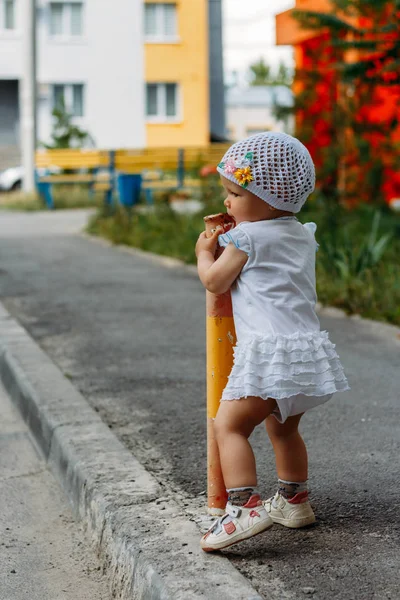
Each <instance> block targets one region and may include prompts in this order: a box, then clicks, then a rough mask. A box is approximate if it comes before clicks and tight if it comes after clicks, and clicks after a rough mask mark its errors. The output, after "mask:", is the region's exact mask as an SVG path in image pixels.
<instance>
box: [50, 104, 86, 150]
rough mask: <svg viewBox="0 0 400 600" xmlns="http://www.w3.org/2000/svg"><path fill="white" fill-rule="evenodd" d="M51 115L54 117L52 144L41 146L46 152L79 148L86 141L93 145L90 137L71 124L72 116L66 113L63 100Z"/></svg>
mask: <svg viewBox="0 0 400 600" xmlns="http://www.w3.org/2000/svg"><path fill="white" fill-rule="evenodd" d="M52 115H53V117H54V122H53V130H52V133H51V138H52V142H51V143H50V144H43V146H44V147H45V148H47V149H48V150H53V149H56V148H81V147H82V146H83V145H84V144H85V142H87V141H89V142H90V143H91V144H93V139H92V137H91V135H90V134H89V133H88V132H87V131H84V130H82V129H81V128H80V127H78V126H77V125H74V124H73V122H72V119H73V116H72V115H70V114H69V113H68V112H67V111H66V109H65V104H64V101H63V100H60V102H59V103H58V105H57V106H56V107H55V108H54V110H53V112H52Z"/></svg>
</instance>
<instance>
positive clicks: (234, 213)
mask: <svg viewBox="0 0 400 600" xmlns="http://www.w3.org/2000/svg"><path fill="white" fill-rule="evenodd" d="M221 182H222V185H223V187H224V190H225V192H226V198H225V200H224V206H225V207H226V209H227V213H228V215H230V216H231V217H233V218H234V219H235V221H236V224H237V225H238V224H239V223H242V221H262V220H264V219H271V218H274V217H275V216H276V212H275V211H273V209H271V207H270V206H269V205H268V204H267V203H266V202H264V200H261V198H259V197H258V196H255V195H254V194H252V193H251V192H249V191H247V190H246V189H245V188H243V187H241V186H240V185H237V184H236V183H233V182H232V181H229V179H226V178H225V177H223V176H222V175H221Z"/></svg>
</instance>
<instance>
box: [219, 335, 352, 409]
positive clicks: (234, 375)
mask: <svg viewBox="0 0 400 600" xmlns="http://www.w3.org/2000/svg"><path fill="white" fill-rule="evenodd" d="M335 347H336V345H335V344H332V342H331V341H330V339H329V334H328V332H327V331H311V332H296V333H294V334H292V335H282V334H276V335H274V336H268V337H254V338H252V339H247V340H244V341H239V342H238V344H237V346H236V347H235V348H234V365H233V368H232V371H231V374H230V376H229V379H228V384H227V386H226V387H225V389H224V391H223V394H222V400H237V399H240V398H246V397H247V396H259V397H261V398H263V399H267V398H274V399H275V400H277V401H278V400H281V399H284V398H292V402H291V403H290V404H291V406H292V405H293V400H295V398H294V397H295V396H299V398H302V399H303V400H304V398H306V399H307V398H308V399H309V400H308V401H306V405H307V406H315V405H317V404H321V403H322V402H325V401H326V400H328V399H329V398H330V397H331V396H332V394H334V393H335V392H344V391H346V390H349V389H350V388H349V385H348V382H347V378H346V376H345V374H344V371H343V367H342V364H341V362H340V359H339V356H338V355H337V353H336V350H335ZM312 397H315V400H312ZM318 398H319V400H318ZM297 408H299V407H297ZM293 410H296V407H294V408H293V406H292V410H291V414H298V413H299V412H302V411H301V410H300V409H299V410H298V412H297V413H296V412H293Z"/></svg>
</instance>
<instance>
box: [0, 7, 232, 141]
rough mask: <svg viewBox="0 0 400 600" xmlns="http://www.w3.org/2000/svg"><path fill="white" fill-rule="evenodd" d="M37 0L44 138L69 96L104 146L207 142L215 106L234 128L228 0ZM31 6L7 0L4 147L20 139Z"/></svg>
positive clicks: (1, 62)
mask: <svg viewBox="0 0 400 600" xmlns="http://www.w3.org/2000/svg"><path fill="white" fill-rule="evenodd" d="M36 5H37V11H36V14H37V83H38V86H37V117H38V130H37V137H38V140H39V141H44V142H46V141H48V140H49V137H50V133H51V129H52V122H53V117H52V114H51V113H52V110H53V108H54V107H55V106H57V105H59V104H60V103H61V102H62V101H63V102H64V104H65V106H66V108H67V110H68V111H69V112H70V113H71V114H72V115H73V117H74V122H76V123H77V124H78V125H79V126H81V127H82V128H83V129H85V130H87V131H89V133H90V134H91V136H92V138H93V141H94V144H95V145H96V146H97V147H102V148H142V147H146V146H152V147H154V146H181V145H191V146H203V145H206V144H208V143H209V140H210V121H211V109H210V106H213V114H214V113H217V112H219V113H220V114H221V112H222V117H220V118H219V121H218V125H219V126H220V132H221V131H222V133H223V132H224V123H223V108H222V111H221V106H223V81H222V43H221V23H220V15H221V0H174V1H171V2H161V1H160V0H149V1H147V0H118V1H113V0H37V1H36ZM22 10H23V1H22V0H0V146H3V147H4V146H7V147H11V146H18V145H19V135H20V122H19V89H20V85H19V81H20V78H21V73H22V58H23V57H22V30H21V28H22V17H23V14H22ZM210 18H211V19H212V20H213V22H212V23H211V22H210ZM218 19H219V21H218ZM216 20H217V22H216ZM211 54H212V56H213V60H211V59H210V57H211ZM210 62H211V63H212V76H213V78H214V85H213V90H212V92H211V90H210V85H209V79H210V70H211V69H210ZM210 94H211V97H210Z"/></svg>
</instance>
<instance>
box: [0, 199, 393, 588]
mask: <svg viewBox="0 0 400 600" xmlns="http://www.w3.org/2000/svg"><path fill="white" fill-rule="evenodd" d="M85 219H86V213H85V212H83V211H68V212H67V211H66V212H57V213H53V214H49V213H44V214H41V213H35V214H32V215H24V214H0V297H1V300H2V301H3V302H4V304H5V306H6V308H7V309H8V310H9V311H10V312H11V313H12V315H13V316H15V317H16V318H17V319H19V321H20V322H21V323H22V324H23V325H24V326H25V327H26V329H27V330H28V331H29V332H30V334H31V335H32V336H33V337H34V338H35V339H36V340H37V341H38V342H39V344H40V345H41V346H42V348H43V349H44V350H45V351H46V352H47V353H48V354H49V356H50V357H51V358H52V359H53V360H54V361H55V362H56V363H57V364H58V365H59V367H60V368H61V370H62V371H63V372H64V374H65V375H66V376H68V377H70V378H71V380H72V381H73V383H74V384H75V385H76V386H77V387H78V389H79V390H80V391H81V392H82V393H83V395H84V396H85V397H86V398H87V399H88V401H89V402H90V403H91V405H92V406H93V407H94V408H95V409H96V410H97V411H98V412H99V413H100V414H101V416H102V418H103V419H104V420H105V421H106V422H107V423H108V425H109V426H110V427H111V428H112V429H113V431H114V432H115V434H116V435H117V436H118V437H119V438H120V439H121V440H122V441H123V442H124V443H125V444H126V446H127V447H128V448H129V449H130V450H132V452H133V453H134V454H135V455H136V457H137V458H138V459H139V460H140V461H141V462H142V463H143V464H144V465H145V466H146V468H147V469H148V470H149V471H151V472H152V473H153V474H154V475H155V476H156V477H157V478H158V479H159V480H160V481H161V482H166V483H167V484H168V486H169V487H170V488H171V489H174V490H176V493H177V494H178V495H179V496H180V497H181V496H182V494H183V497H184V498H185V497H186V498H187V502H188V504H190V503H192V502H198V501H199V498H202V496H201V494H202V493H204V491H205V489H206V471H205V452H206V440H205V434H206V426H205V306H204V290H203V289H202V287H201V285H200V283H199V282H198V281H197V279H196V277H195V276H194V275H192V274H191V273H189V272H188V271H187V270H182V269H179V268H175V269H174V268H166V267H164V266H161V265H159V264H155V263H153V262H151V261H149V260H148V259H146V258H143V257H141V256H135V255H132V254H128V253H126V252H122V251H120V250H118V249H115V248H109V247H107V246H105V245H102V244H99V243H98V242H92V241H90V240H88V239H85V238H83V237H81V236H79V235H77V234H75V233H74V232H76V231H78V230H79V228H80V227H81V226H82V225H83V224H84V222H85ZM383 293H384V292H383ZM321 327H322V328H323V329H327V330H328V331H330V334H331V339H332V341H333V342H334V343H336V344H337V350H338V352H339V355H340V356H341V359H342V362H343V364H344V366H345V370H346V373H347V376H348V379H349V383H350V385H351V387H352V389H351V391H350V392H346V393H344V394H338V395H336V396H335V397H334V398H333V399H332V400H331V401H330V402H329V403H328V404H326V405H324V406H321V407H318V408H316V409H314V410H313V411H310V413H309V414H308V415H307V416H306V417H305V418H304V424H303V434H304V438H305V440H306V443H307V446H308V449H309V454H310V485H311V492H312V501H313V504H314V507H315V510H316V514H317V517H318V524H317V525H316V526H314V527H312V528H310V529H308V530H302V531H291V530H286V529H283V528H280V527H279V526H275V527H274V528H273V529H272V530H271V532H269V533H267V534H265V535H263V536H258V537H257V538H256V539H255V540H254V541H253V542H252V543H245V544H242V545H239V546H237V547H233V549H232V550H230V551H229V552H226V554H227V556H228V557H229V558H230V559H231V560H232V561H233V562H234V564H235V565H236V566H237V567H238V568H239V569H240V570H241V571H242V572H243V573H244V574H245V575H247V576H248V577H249V579H251V581H252V583H253V585H254V587H256V589H257V590H258V591H259V592H260V594H262V595H265V597H267V594H268V593H270V591H271V589H273V590H275V596H276V597H277V598H283V599H285V598H289V599H290V598H303V597H304V598H307V597H313V598H317V599H318V600H325V599H331V598H335V599H339V600H341V599H343V600H352V599H357V600H358V599H361V600H381V599H382V600H383V599H388V598H390V599H392V600H394V599H396V600H397V599H399V598H400V573H399V569H398V565H399V561H400V544H399V538H400V535H399V534H400V523H399V518H398V515H399V500H398V498H399V490H398V480H399V450H400V430H399V427H398V421H399V415H400V408H399V389H400V372H399V367H400V340H399V338H398V337H397V331H396V330H395V329H394V328H388V327H386V326H381V325H379V324H377V325H375V324H373V323H370V322H367V321H364V320H360V319H349V318H346V317H342V316H337V315H335V316H328V315H326V314H325V315H323V316H321ZM253 440H254V445H255V449H256V455H257V460H258V466H259V482H260V483H259V487H260V489H261V490H262V491H263V492H264V493H265V495H270V494H272V493H274V491H275V488H276V481H275V473H274V465H273V455H272V451H271V448H270V446H269V443H268V442H267V440H266V435H265V433H264V431H263V429H262V428H260V429H259V430H258V431H257V432H256V433H255V434H254V436H253ZM217 596H218V594H217V591H216V595H215V597H216V598H217Z"/></svg>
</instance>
